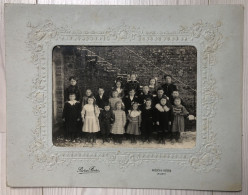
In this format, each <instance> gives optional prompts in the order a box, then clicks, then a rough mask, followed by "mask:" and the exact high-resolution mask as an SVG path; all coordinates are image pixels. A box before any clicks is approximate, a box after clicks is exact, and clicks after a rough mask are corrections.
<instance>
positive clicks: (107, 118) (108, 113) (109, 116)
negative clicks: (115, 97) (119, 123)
mask: <svg viewBox="0 0 248 195" xmlns="http://www.w3.org/2000/svg"><path fill="white" fill-rule="evenodd" d="M99 120H100V129H101V134H102V142H103V143H104V142H105V141H106V142H109V133H110V130H111V127H112V124H113V123H114V121H115V115H114V113H113V111H112V110H111V109H110V105H109V103H105V105H104V110H102V111H101V113H100V115H99Z"/></svg>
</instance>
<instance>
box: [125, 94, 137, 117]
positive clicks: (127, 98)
mask: <svg viewBox="0 0 248 195" xmlns="http://www.w3.org/2000/svg"><path fill="white" fill-rule="evenodd" d="M134 102H139V99H138V97H137V96H136V95H135V90H134V89H130V91H129V95H127V96H125V97H124V98H123V103H124V106H125V112H126V114H127V113H128V111H129V110H131V109H132V104H133V103H134Z"/></svg>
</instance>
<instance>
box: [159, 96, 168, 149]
mask: <svg viewBox="0 0 248 195" xmlns="http://www.w3.org/2000/svg"><path fill="white" fill-rule="evenodd" d="M166 102H167V97H166V96H163V97H162V98H161V99H160V102H159V103H158V104H156V106H155V112H156V114H155V121H156V125H157V127H158V129H157V130H158V143H162V144H165V138H167V137H169V133H170V132H169V125H170V124H171V109H170V107H169V106H167V105H166Z"/></svg>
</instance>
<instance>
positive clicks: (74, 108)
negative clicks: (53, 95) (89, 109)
mask: <svg viewBox="0 0 248 195" xmlns="http://www.w3.org/2000/svg"><path fill="white" fill-rule="evenodd" d="M80 110H81V107H80V103H79V102H78V101H77V100H76V94H75V93H70V94H69V101H67V102H65V105H64V110H63V115H62V117H63V120H64V121H65V136H66V138H67V139H70V140H71V141H73V142H75V139H76V136H77V134H78V132H79V128H80V119H81V116H80Z"/></svg>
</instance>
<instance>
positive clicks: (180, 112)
mask: <svg viewBox="0 0 248 195" xmlns="http://www.w3.org/2000/svg"><path fill="white" fill-rule="evenodd" d="M172 113H173V123H172V138H173V139H172V143H175V141H178V142H179V143H181V142H182V140H181V138H180V137H181V135H180V133H181V132H183V131H184V117H185V116H187V115H188V114H189V112H188V111H187V110H186V108H185V107H184V106H183V105H182V104H181V99H180V98H179V97H177V98H175V100H174V105H173V106H172Z"/></svg>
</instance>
